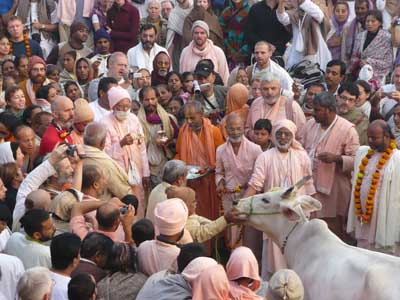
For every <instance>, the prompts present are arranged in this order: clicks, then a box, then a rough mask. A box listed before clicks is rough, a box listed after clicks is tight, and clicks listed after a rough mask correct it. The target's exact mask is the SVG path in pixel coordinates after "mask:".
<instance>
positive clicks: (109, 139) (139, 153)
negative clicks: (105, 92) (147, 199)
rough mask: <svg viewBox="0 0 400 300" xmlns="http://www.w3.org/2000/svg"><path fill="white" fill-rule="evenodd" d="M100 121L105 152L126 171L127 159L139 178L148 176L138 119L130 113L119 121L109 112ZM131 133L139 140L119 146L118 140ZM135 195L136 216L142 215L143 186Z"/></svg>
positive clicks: (127, 168) (144, 146)
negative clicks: (136, 200) (104, 131)
mask: <svg viewBox="0 0 400 300" xmlns="http://www.w3.org/2000/svg"><path fill="white" fill-rule="evenodd" d="M102 123H103V124H104V125H105V126H106V128H107V136H106V145H105V149H104V150H105V152H106V153H107V154H108V155H109V156H110V157H111V158H112V159H113V160H115V161H116V162H117V163H118V164H119V165H120V166H121V167H122V168H123V169H124V170H125V171H126V172H127V173H128V170H129V161H134V163H135V165H136V167H137V169H138V172H139V175H140V178H143V177H149V176H150V169H149V162H148V160H147V152H146V144H145V142H144V134H143V128H142V125H141V124H140V121H139V119H138V118H137V117H136V116H135V115H134V114H130V116H129V118H128V120H126V121H123V122H120V121H118V120H117V119H116V118H115V117H114V114H113V113H112V112H111V113H110V114H108V115H106V116H105V117H104V118H103V120H102ZM128 133H131V135H132V136H133V137H134V139H135V138H136V137H141V141H139V140H138V139H135V141H134V143H133V144H132V145H130V146H124V147H122V148H121V146H120V144H119V143H120V141H121V140H122V139H123V137H124V136H125V135H127V134H128ZM136 190H137V192H136V194H137V195H136V196H137V197H138V200H139V201H140V202H139V203H140V204H142V205H139V211H138V216H143V215H144V207H143V203H144V200H143V199H144V194H143V188H141V186H140V187H139V190H138V189H136Z"/></svg>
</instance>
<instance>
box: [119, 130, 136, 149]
mask: <svg viewBox="0 0 400 300" xmlns="http://www.w3.org/2000/svg"><path fill="white" fill-rule="evenodd" d="M133 141H134V139H133V137H132V135H131V134H130V133H128V134H127V135H126V136H124V137H123V138H122V140H121V141H120V142H119V144H120V146H121V148H122V147H124V146H129V145H132V144H133Z"/></svg>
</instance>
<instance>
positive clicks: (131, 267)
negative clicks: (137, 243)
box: [106, 243, 136, 273]
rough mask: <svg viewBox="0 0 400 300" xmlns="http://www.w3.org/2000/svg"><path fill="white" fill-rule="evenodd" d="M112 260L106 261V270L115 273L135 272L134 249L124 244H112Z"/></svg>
mask: <svg viewBox="0 0 400 300" xmlns="http://www.w3.org/2000/svg"><path fill="white" fill-rule="evenodd" d="M110 257H112V259H109V260H108V261H107V266H106V269H108V270H110V271H111V272H112V273H115V272H125V273H128V272H136V249H135V248H133V247H131V246H130V245H129V244H126V243H114V245H113V247H112V249H111V255H110Z"/></svg>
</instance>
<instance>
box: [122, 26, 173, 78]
mask: <svg viewBox="0 0 400 300" xmlns="http://www.w3.org/2000/svg"><path fill="white" fill-rule="evenodd" d="M156 39H157V28H156V27H155V26H154V25H153V24H144V25H143V26H142V27H141V28H140V43H139V44H138V45H136V46H135V47H132V48H131V49H129V51H128V53H127V55H128V62H129V67H131V68H132V69H134V70H137V69H142V68H146V69H147V70H149V71H150V72H151V71H153V60H154V57H155V56H156V55H157V54H158V52H161V51H163V52H165V53H168V52H167V49H165V48H164V47H161V46H160V45H158V44H157V43H156ZM168 71H169V70H167V72H168ZM165 75H166V74H165Z"/></svg>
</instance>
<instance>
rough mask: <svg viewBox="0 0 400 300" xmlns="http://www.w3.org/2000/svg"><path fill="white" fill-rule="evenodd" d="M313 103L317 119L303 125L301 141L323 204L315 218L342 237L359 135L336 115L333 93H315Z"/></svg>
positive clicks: (317, 195)
mask: <svg viewBox="0 0 400 300" xmlns="http://www.w3.org/2000/svg"><path fill="white" fill-rule="evenodd" d="M313 106H314V107H313V108H314V118H313V119H311V120H309V121H308V122H307V124H306V125H305V126H304V128H303V132H302V134H301V142H302V145H303V147H304V149H305V150H306V151H307V152H308V156H309V157H310V159H311V163H312V167H313V178H314V185H315V189H316V194H315V196H314V197H315V198H316V199H317V200H318V201H320V202H321V204H322V209H321V210H320V211H318V212H316V217H318V218H323V219H324V220H325V221H326V222H327V223H328V226H329V228H330V229H331V230H332V231H333V232H334V233H335V234H336V235H337V236H339V238H343V230H342V228H343V225H344V218H345V217H346V216H347V209H348V205H349V201H350V191H351V178H350V175H351V171H352V170H353V165H354V156H355V153H356V151H357V149H358V147H359V146H360V143H359V138H358V134H357V131H356V129H355V128H354V124H352V123H350V122H349V121H347V120H345V119H344V118H342V117H340V116H338V115H336V110H337V107H336V99H335V96H333V95H332V94H331V93H329V92H322V93H320V94H318V95H316V96H315V97H314V101H313Z"/></svg>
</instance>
